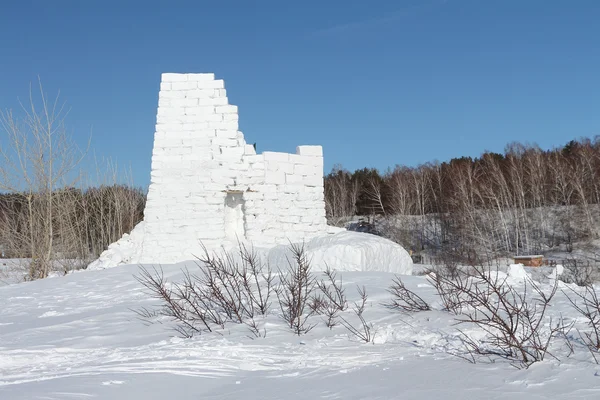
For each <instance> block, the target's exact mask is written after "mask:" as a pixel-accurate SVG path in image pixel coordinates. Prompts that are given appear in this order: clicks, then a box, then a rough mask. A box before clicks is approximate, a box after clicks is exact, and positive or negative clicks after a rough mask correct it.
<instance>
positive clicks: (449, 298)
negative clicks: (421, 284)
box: [427, 270, 468, 315]
mask: <svg viewBox="0 0 600 400" xmlns="http://www.w3.org/2000/svg"><path fill="white" fill-rule="evenodd" d="M450 276H451V275H446V274H444V273H443V272H442V273H439V272H435V271H431V270H430V271H429V273H428V274H427V281H428V282H429V283H430V284H431V285H432V286H433V287H434V288H435V290H436V292H437V294H438V296H439V298H440V300H441V301H442V307H443V308H442V309H443V310H444V311H448V312H449V313H452V314H456V315H458V314H460V313H461V312H462V309H463V306H464V300H463V296H462V294H463V292H462V290H461V288H462V287H465V286H466V285H467V282H466V280H467V279H468V277H466V276H461V275H456V277H455V278H451V277H450Z"/></svg>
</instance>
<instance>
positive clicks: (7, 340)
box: [0, 264, 600, 400]
mask: <svg viewBox="0 0 600 400" xmlns="http://www.w3.org/2000/svg"><path fill="white" fill-rule="evenodd" d="M182 266H183V265H182V264H179V265H163V266H162V267H163V269H164V272H165V275H166V276H167V277H168V278H169V279H175V280H176V279H179V278H181V267H182ZM188 266H189V268H195V266H194V265H188ZM515 271H516V273H515V276H514V279H513V281H514V282H513V283H515V282H517V281H518V275H519V273H520V272H519V270H518V269H516V270H515ZM138 272H139V267H138V266H135V265H127V266H120V267H117V268H112V269H105V270H98V271H80V272H76V273H72V274H69V275H68V276H63V277H54V278H50V279H45V280H39V281H35V282H27V283H20V284H13V285H8V286H3V287H0V399H3V400H4V399H7V400H9V399H10V400H18V399H27V400H30V399H61V400H62V399H65V400H66V399H114V400H131V399H143V400H150V399H165V398H169V399H171V398H172V399H178V400H185V399H200V398H202V399H316V398H327V399H464V398H474V399H479V398H486V399H511V400H514V399H550V398H551V399H598V398H600V367H599V366H598V365H596V364H594V363H593V360H592V359H591V356H590V355H589V353H588V352H587V350H584V349H582V348H581V347H577V346H576V348H575V354H574V355H571V356H570V357H567V356H566V354H567V351H566V349H564V350H563V349H558V352H557V353H556V354H557V356H558V357H559V358H560V359H561V361H557V360H554V359H551V358H548V359H547V360H545V361H543V362H540V363H536V364H534V365H532V366H531V367H530V368H529V369H526V370H518V369H516V368H514V367H512V366H510V365H509V364H508V363H507V362H505V361H497V362H496V363H493V364H489V363H478V364H470V363H468V362H466V361H465V360H462V359H460V358H458V357H456V356H454V355H451V354H450V353H452V352H457V351H460V348H461V347H460V341H459V340H458V337H457V335H458V333H457V331H456V329H455V327H454V326H453V323H454V319H453V316H452V315H450V314H448V313H446V312H442V311H427V312H420V313H417V314H411V315H408V314H402V313H399V312H396V311H392V310H389V309H387V308H385V307H384V306H382V304H381V303H382V302H384V301H386V300H387V299H389V294H388V293H387V292H386V288H387V287H388V286H389V285H390V283H391V280H392V278H393V277H394V275H393V274H391V273H388V272H374V271H368V272H356V271H353V272H340V274H341V275H342V277H343V280H344V286H345V287H346V291H347V294H348V296H349V300H357V299H358V295H357V293H356V290H355V288H356V285H361V286H362V285H364V286H365V287H366V289H367V292H368V294H369V298H368V303H367V308H366V310H365V312H364V316H365V319H366V320H367V321H368V322H370V323H373V326H374V329H375V332H376V333H375V339H374V343H369V344H366V343H361V342H359V341H357V340H356V339H355V338H354V337H352V336H351V335H349V334H348V331H347V330H346V329H345V328H344V327H343V326H336V327H334V328H333V329H332V330H329V328H327V327H326V326H325V324H324V323H322V322H321V323H320V324H319V325H318V326H317V327H316V328H314V329H313V330H312V331H310V332H309V333H308V334H306V335H303V336H300V337H298V336H295V335H294V334H292V332H291V331H290V330H289V329H288V328H287V327H286V326H285V324H284V323H283V321H282V320H281V319H280V318H279V317H278V316H277V315H276V314H277V312H276V310H275V311H274V313H273V315H271V316H269V317H267V318H266V319H265V320H260V324H261V327H262V328H264V329H265V330H266V337H261V338H254V337H253V335H252V334H250V331H249V330H248V328H247V327H246V326H243V325H234V324H229V325H227V326H226V327H225V329H224V330H220V331H218V332H216V333H207V334H202V335H201V336H196V337H194V338H192V339H181V338H178V337H176V333H175V332H174V331H172V330H171V327H172V325H170V324H167V323H165V324H154V325H146V324H144V323H143V322H142V321H140V320H139V319H137V317H136V314H135V313H134V312H133V311H132V310H135V309H139V308H140V307H143V306H151V305H153V304H156V300H153V299H150V298H149V296H148V295H147V294H146V293H145V291H144V290H143V288H142V286H141V285H140V284H139V282H137V281H136V280H135V278H134V276H135V275H137V274H138ZM402 279H403V281H404V282H405V283H406V285H407V286H408V287H409V288H411V289H413V290H415V291H416V292H417V293H418V294H419V295H420V296H422V297H423V298H424V299H425V300H426V301H428V302H430V303H431V304H432V306H433V307H434V308H436V307H439V301H438V299H437V297H436V294H435V290H434V289H433V288H432V287H431V286H430V285H429V284H428V283H427V280H426V277H424V276H403V277H402ZM515 284H517V283H515ZM561 313H562V314H563V315H566V316H567V317H569V316H575V315H574V314H573V311H572V309H571V307H570V305H569V304H568V302H567V300H566V298H565V297H564V295H563V294H562V293H560V292H559V294H558V295H557V298H556V300H555V302H554V303H553V307H552V314H553V315H558V314H561ZM348 315H349V314H348ZM314 318H315V322H316V321H320V319H319V318H320V317H314ZM348 318H349V320H350V321H353V320H352V319H351V316H350V315H349V316H348ZM469 329H471V330H472V332H474V333H476V329H475V328H467V330H469Z"/></svg>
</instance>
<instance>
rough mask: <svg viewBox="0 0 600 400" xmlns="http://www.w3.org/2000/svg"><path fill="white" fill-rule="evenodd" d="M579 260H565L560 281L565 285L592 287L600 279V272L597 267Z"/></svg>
mask: <svg viewBox="0 0 600 400" xmlns="http://www.w3.org/2000/svg"><path fill="white" fill-rule="evenodd" d="M578 261H579V260H575V259H570V260H564V264H563V267H564V271H563V273H562V274H561V275H559V277H558V279H560V280H561V281H563V282H565V283H574V284H576V285H577V286H592V285H593V284H594V282H596V281H597V280H598V278H599V277H600V271H599V270H598V267H597V266H596V265H593V264H591V263H589V262H587V263H584V262H581V261H579V262H578Z"/></svg>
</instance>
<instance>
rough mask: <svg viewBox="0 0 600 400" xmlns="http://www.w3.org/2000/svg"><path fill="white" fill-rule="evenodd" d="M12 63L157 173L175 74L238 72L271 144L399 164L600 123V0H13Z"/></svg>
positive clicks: (243, 107)
mask: <svg viewBox="0 0 600 400" xmlns="http://www.w3.org/2000/svg"><path fill="white" fill-rule="evenodd" d="M0 72H1V78H0V107H1V108H6V107H12V106H15V105H16V104H17V103H16V99H17V97H21V98H22V97H25V96H26V95H27V91H28V86H29V83H30V82H32V81H33V82H35V81H36V79H37V76H38V75H39V76H40V77H41V79H42V82H43V83H44V85H45V89H46V90H47V91H48V92H49V93H51V94H53V93H56V91H57V90H58V89H60V90H61V96H62V98H63V100H65V101H66V102H67V104H68V105H69V106H70V107H71V112H70V115H69V119H68V122H69V127H70V129H71V130H72V131H73V132H74V134H76V135H79V137H82V136H85V135H87V134H89V132H90V130H92V131H93V135H94V136H93V148H94V149H95V151H96V153H97V154H98V155H101V156H105V157H111V158H113V159H115V160H117V161H118V163H119V164H121V165H131V168H132V169H133V172H134V178H135V182H136V183H137V184H138V185H141V186H146V185H147V184H148V182H149V177H150V156H151V151H152V141H153V135H154V124H155V118H156V106H157V97H158V87H159V80H160V74H161V73H162V72H214V73H216V75H217V77H218V78H222V79H224V80H225V85H226V88H227V93H228V96H229V99H230V102H231V103H232V104H236V105H238V106H239V110H240V125H241V130H242V131H243V132H244V134H245V135H246V138H247V141H248V142H250V143H252V142H257V145H258V149H259V151H264V150H272V151H285V152H294V151H295V146H296V145H300V144H322V145H323V147H324V152H325V169H326V171H329V170H330V168H331V167H332V166H333V165H334V164H335V163H341V164H343V165H344V166H345V167H347V168H348V169H351V170H353V169H356V168H362V167H365V166H366V167H376V168H379V169H381V170H384V169H386V168H387V167H388V166H391V167H393V166H394V165H395V164H404V165H410V166H415V165H418V164H419V163H424V162H427V161H433V160H436V159H437V160H439V161H446V160H449V159H450V158H453V157H460V156H463V155H466V156H478V155H480V154H481V153H482V152H483V151H485V150H490V151H498V152H500V151H502V150H503V149H504V146H505V144H507V143H508V142H511V141H521V142H531V143H537V144H539V145H540V146H541V147H542V148H552V147H554V146H558V145H562V144H564V143H566V142H568V141H569V140H571V139H573V138H577V137H580V136H594V135H597V134H600V1H597V0H562V1H560V0H556V1H552V0H545V1H542V0H496V1H493V0H446V1H443V0H412V1H409V0H406V1H405V0H395V1H377V0H368V1H367V0H363V1H349V0H344V1H326V0H319V1H283V0H278V1H266V0H256V1H242V0H239V1H201V0H198V1H160V2H159V1H156V2H154V1H133V0H130V1H127V0H121V1H108V0H104V1H92V0H88V1H83V0H82V1H66V0H63V1H61V0H55V1H41V0H40V1H28V0H19V1H12V0H3V1H2V3H1V4H0Z"/></svg>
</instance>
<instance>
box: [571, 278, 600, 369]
mask: <svg viewBox="0 0 600 400" xmlns="http://www.w3.org/2000/svg"><path fill="white" fill-rule="evenodd" d="M571 292H573V294H574V296H575V297H570V296H568V295H567V299H568V300H569V302H571V304H572V305H573V307H574V308H575V309H576V310H577V312H578V313H579V314H581V315H582V316H583V317H584V318H585V320H586V321H587V324H588V326H589V327H590V331H589V332H583V333H582V332H579V336H580V337H581V340H582V341H583V343H584V344H585V346H586V347H587V348H588V350H589V351H590V353H591V354H592V357H594V361H595V362H596V364H598V363H599V362H598V361H599V360H598V357H597V355H598V353H599V352H600V299H599V298H598V293H597V292H596V289H594V287H593V286H586V287H585V293H583V294H581V293H579V292H577V291H575V290H573V289H571ZM565 295H566V293H565Z"/></svg>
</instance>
